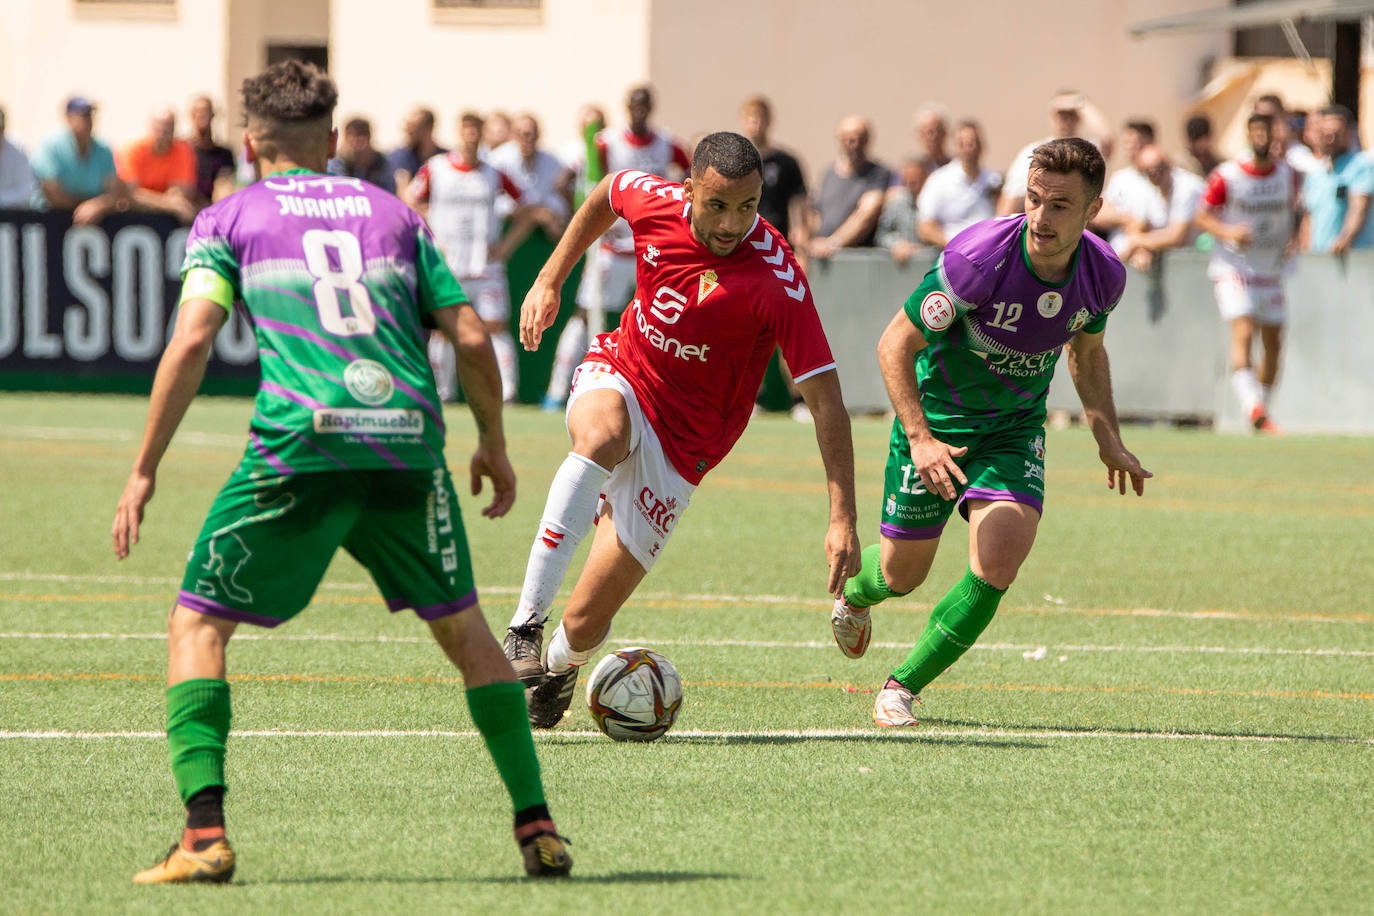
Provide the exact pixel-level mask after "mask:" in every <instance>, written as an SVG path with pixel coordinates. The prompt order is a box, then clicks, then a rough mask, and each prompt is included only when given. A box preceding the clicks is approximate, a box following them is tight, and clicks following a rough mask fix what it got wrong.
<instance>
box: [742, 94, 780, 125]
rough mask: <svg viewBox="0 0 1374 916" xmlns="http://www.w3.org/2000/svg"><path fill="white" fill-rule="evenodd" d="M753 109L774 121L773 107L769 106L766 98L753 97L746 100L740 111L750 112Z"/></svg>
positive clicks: (760, 96)
mask: <svg viewBox="0 0 1374 916" xmlns="http://www.w3.org/2000/svg"><path fill="white" fill-rule="evenodd" d="M751 109H752V110H754V111H758V112H761V113H762V114H763V116H764V117H765V118H767V119H768V120H770V121H771V120H773V106H772V105H770V104H769V102H768V99H767V97H766V96H762V95H751V96H749V98H747V99H745V100H744V104H743V105H741V106H740V111H749V110H751Z"/></svg>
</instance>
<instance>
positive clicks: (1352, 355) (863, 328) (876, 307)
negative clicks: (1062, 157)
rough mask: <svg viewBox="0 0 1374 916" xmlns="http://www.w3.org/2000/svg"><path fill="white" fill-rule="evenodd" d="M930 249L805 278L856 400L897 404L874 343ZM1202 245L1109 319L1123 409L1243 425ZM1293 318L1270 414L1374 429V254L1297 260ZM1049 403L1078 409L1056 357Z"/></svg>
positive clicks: (1168, 264)
mask: <svg viewBox="0 0 1374 916" xmlns="http://www.w3.org/2000/svg"><path fill="white" fill-rule="evenodd" d="M933 260H934V259H933V257H931V256H930V255H928V254H927V255H924V256H921V257H918V258H913V259H912V262H911V263H909V264H908V265H907V266H906V267H897V266H895V265H894V264H893V263H892V261H891V259H890V258H889V257H888V256H887V254H886V253H885V252H877V251H848V252H842V253H841V254H840V255H838V256H836V257H835V258H833V259H831V260H830V261H828V262H821V263H818V264H813V266H812V268H811V270H810V272H809V277H810V280H811V289H812V292H813V293H814V295H815V298H816V305H817V308H819V309H820V312H821V318H822V320H823V321H824V323H825V329H826V334H827V335H828V336H829V338H830V343H831V347H832V348H833V350H834V352H835V357H836V360H837V362H838V365H839V370H840V383H841V386H842V387H843V389H844V398H845V403H846V404H847V405H848V406H849V407H850V409H851V410H886V409H888V407H889V402H888V398H887V394H886V392H885V391H884V389H883V383H882V379H881V377H880V376H879V374H878V369H877V365H876V360H875V357H874V350H875V347H876V346H877V342H878V338H879V337H880V336H881V334H882V332H883V329H884V328H885V327H887V324H888V322H889V321H891V320H892V316H893V315H894V314H895V313H896V312H897V310H898V309H899V308H901V306H902V303H903V302H905V301H906V298H907V297H908V296H909V295H910V294H911V291H912V290H913V289H914V288H915V287H916V285H917V284H918V283H919V282H920V280H921V277H922V276H923V275H924V273H925V271H926V270H927V269H928V268H929V266H930V265H931V264H932V263H933ZM1206 270H1207V257H1206V256H1205V255H1201V254H1196V253H1190V252H1181V253H1177V254H1174V255H1172V256H1170V257H1169V258H1167V259H1166V260H1165V261H1164V263H1163V265H1162V269H1161V270H1160V271H1159V272H1158V273H1157V274H1156V275H1153V276H1151V275H1145V274H1141V273H1138V272H1136V271H1131V272H1130V278H1129V280H1128V281H1127V284H1126V293H1125V296H1124V297H1123V299H1122V301H1121V304H1120V305H1119V306H1117V309H1116V311H1115V312H1114V313H1113V315H1112V317H1111V319H1110V321H1109V322H1108V325H1107V336H1106V346H1107V351H1108V353H1109V354H1110V356H1111V364H1112V386H1113V388H1114V390H1115V400H1116V406H1117V410H1118V411H1119V412H1121V413H1122V414H1130V415H1136V416H1148V417H1200V418H1204V419H1210V420H1212V421H1214V422H1215V423H1216V425H1217V426H1218V427H1219V428H1221V429H1230V430H1239V429H1243V428H1244V422H1243V418H1242V417H1241V413H1240V409H1239V407H1238V406H1237V405H1236V402H1235V397H1234V395H1233V394H1232V392H1231V385H1230V378H1229V369H1228V367H1227V355H1226V353H1227V340H1228V332H1227V329H1226V327H1225V326H1224V325H1223V324H1222V322H1221V319H1220V317H1219V316H1218V314H1217V310H1216V303H1215V301H1214V300H1213V298H1212V285H1211V282H1210V281H1209V280H1208V279H1207V276H1206ZM1287 292H1288V302H1289V316H1290V318H1289V324H1288V329H1287V332H1286V341H1285V351H1284V356H1283V360H1282V365H1281V369H1280V375H1279V383H1278V387H1277V390H1276V396H1275V400H1274V403H1273V405H1272V410H1273V415H1274V418H1275V420H1277V421H1278V422H1279V423H1280V424H1281V425H1283V426H1285V427H1287V428H1288V429H1289V430H1291V431H1294V432H1342V433H1363V434H1369V433H1374V369H1371V367H1370V360H1369V356H1368V353H1367V349H1368V347H1369V345H1370V342H1371V341H1374V253H1361V254H1360V255H1358V256H1351V257H1349V258H1347V259H1346V260H1345V261H1341V260H1338V259H1336V258H1331V257H1324V256H1316V255H1312V256H1306V257H1302V258H1300V259H1298V262H1297V264H1296V270H1295V271H1294V274H1293V276H1292V277H1291V279H1290V280H1289V281H1288V286H1287ZM1049 403H1050V406H1051V407H1057V408H1064V409H1069V410H1077V409H1078V407H1079V403H1078V396H1077V394H1076V392H1075V391H1074V389H1073V384H1072V382H1071V381H1070V379H1069V376H1068V369H1067V367H1066V363H1065V361H1064V360H1063V359H1061V360H1060V363H1059V369H1058V371H1057V372H1056V375H1055V379H1054V382H1053V384H1052V385H1051V386H1050V395H1049Z"/></svg>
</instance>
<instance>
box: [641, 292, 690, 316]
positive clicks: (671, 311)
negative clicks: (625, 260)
mask: <svg viewBox="0 0 1374 916" xmlns="http://www.w3.org/2000/svg"><path fill="white" fill-rule="evenodd" d="M686 307H687V297H686V296H684V295H682V293H680V292H678V291H677V290H675V289H673V288H672V287H670V286H660V287H659V288H658V292H656V293H654V301H653V302H652V303H650V305H649V311H650V312H652V313H653V315H654V317H655V318H657V319H658V320H659V321H661V322H663V323H664V324H677V320H678V319H679V318H681V317H682V310H683V309H684V308H686Z"/></svg>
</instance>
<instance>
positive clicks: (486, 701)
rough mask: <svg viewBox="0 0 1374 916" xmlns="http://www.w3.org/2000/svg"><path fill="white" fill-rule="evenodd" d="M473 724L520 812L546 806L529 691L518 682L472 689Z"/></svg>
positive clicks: (470, 694) (469, 706) (470, 695)
mask: <svg viewBox="0 0 1374 916" xmlns="http://www.w3.org/2000/svg"><path fill="white" fill-rule="evenodd" d="M467 694H468V709H469V710H470V711H471V712H472V721H473V722H474V723H476V725H477V730H478V731H479V732H481V733H482V738H483V739H484V740H485V741H486V742H487V750H488V751H489V752H490V753H491V759H492V760H493V761H494V762H495V763H496V770H497V772H499V773H500V774H501V781H502V782H504V783H505V784H506V791H507V792H509V793H510V799H511V803H512V804H514V805H515V810H516V811H523V810H525V809H526V808H529V807H531V806H533V805H542V804H544V784H543V781H542V780H541V779H540V778H539V758H538V756H536V755H535V753H534V736H533V735H531V734H530V713H529V708H528V707H527V706H526V705H525V688H524V687H523V686H522V685H521V684H519V683H518V682H513V681H512V682H509V683H495V684H486V685H484V686H482V687H471V688H469V689H468V692H467Z"/></svg>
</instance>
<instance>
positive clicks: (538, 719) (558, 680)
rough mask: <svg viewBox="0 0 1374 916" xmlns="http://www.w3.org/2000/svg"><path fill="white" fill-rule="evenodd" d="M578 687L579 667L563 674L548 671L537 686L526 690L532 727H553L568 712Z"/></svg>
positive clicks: (526, 700)
mask: <svg viewBox="0 0 1374 916" xmlns="http://www.w3.org/2000/svg"><path fill="white" fill-rule="evenodd" d="M576 688H577V668H575V667H574V668H569V669H568V670H567V671H564V672H563V673H562V674H554V673H553V672H552V671H550V672H548V673H547V674H546V675H545V677H544V680H543V681H542V682H541V683H540V684H538V685H537V686H534V687H530V688H527V689H526V690H525V702H526V703H528V704H529V707H530V727H531V728H553V727H554V726H555V725H557V724H558V723H559V722H561V721H563V717H564V716H566V715H567V714H568V707H569V706H571V705H572V698H573V691H574V690H575V689H576Z"/></svg>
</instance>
